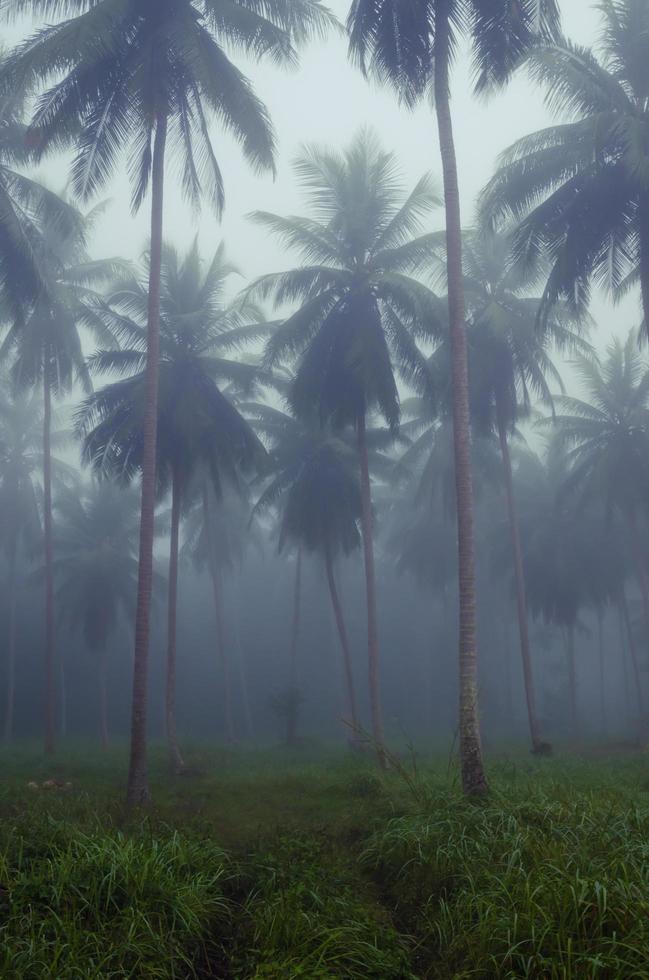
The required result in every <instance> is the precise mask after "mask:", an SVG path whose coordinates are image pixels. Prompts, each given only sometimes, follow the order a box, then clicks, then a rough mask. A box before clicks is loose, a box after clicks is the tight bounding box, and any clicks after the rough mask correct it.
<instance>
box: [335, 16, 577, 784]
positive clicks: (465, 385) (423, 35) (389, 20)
mask: <svg viewBox="0 0 649 980" xmlns="http://www.w3.org/2000/svg"><path fill="white" fill-rule="evenodd" d="M558 19H559V15H558V8H557V3H556V0H536V2H534V3H528V2H527V0H493V2H491V3H488V4H485V3H484V2H483V0H422V2H419V3H416V4H412V3H403V2H402V0H354V2H353V4H352V7H351V10H350V13H349V18H348V29H349V37H350V50H351V53H352V55H353V57H354V58H355V60H356V61H357V62H358V63H359V65H360V67H361V69H362V70H363V72H364V73H371V74H372V75H374V77H376V78H377V79H378V80H379V81H381V82H387V83H389V84H390V85H392V86H393V87H394V88H395V89H396V90H397V92H398V94H399V96H400V98H401V99H402V100H403V101H404V102H405V103H406V104H407V105H409V106H412V105H414V104H415V103H416V102H418V101H419V100H420V99H422V98H423V97H425V96H426V95H427V94H428V93H429V91H430V90H431V88H432V91H433V93H434V97H435V109H436V114H437V131H438V136H439V146H440V156H441V162H442V172H443V178H444V202H445V210H446V264H447V280H448V312H449V326H450V341H451V355H452V356H451V364H452V372H453V374H452V377H453V390H452V394H453V424H454V431H455V473H456V495H457V515H458V554H459V562H458V574H459V606H460V609H459V620H460V629H459V641H460V643H459V646H460V649H459V659H460V754H461V758H462V782H463V786H464V789H465V792H467V793H483V792H485V791H486V789H487V781H486V778H485V774H484V767H483V762H482V747H481V742H480V727H479V719H478V688H477V648H476V612H475V610H476V598H475V546H474V530H473V483H472V475H471V434H470V417H469V381H468V365H467V344H466V335H465V304H464V290H463V271H462V220H461V215H460V190H459V181H458V172H457V171H458V168H457V160H456V153H455V143H454V136H453V117H452V112H451V85H450V70H451V65H452V63H453V56H454V54H455V51H456V50H457V47H458V42H459V40H460V37H459V35H460V34H462V33H463V34H465V35H468V40H469V41H470V43H471V47H472V51H473V63H474V72H475V85H476V90H477V91H478V92H483V91H486V90H488V89H489V88H492V87H494V86H496V85H499V84H502V83H504V82H505V81H507V79H508V78H509V76H510V75H511V72H512V71H513V69H514V68H515V67H516V66H517V65H518V63H519V61H520V59H521V57H522V56H523V55H524V54H525V53H526V52H527V51H528V50H529V48H530V47H532V46H533V45H535V44H536V43H537V42H538V39H539V36H550V35H552V34H553V33H554V32H555V31H556V29H557V25H558Z"/></svg>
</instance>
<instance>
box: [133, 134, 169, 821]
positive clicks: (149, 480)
mask: <svg viewBox="0 0 649 980" xmlns="http://www.w3.org/2000/svg"><path fill="white" fill-rule="evenodd" d="M166 143H167V117H166V116H165V115H161V116H159V117H158V119H157V121H156V131H155V140H154V145H153V162H152V174H151V193H152V197H151V254H150V259H149V263H150V268H149V300H148V325H147V357H146V372H145V406H144V420H143V441H144V445H143V456H142V502H141V510H140V553H139V563H138V581H137V607H136V613H135V655H134V660H133V700H132V706H131V751H130V760H129V771H128V785H127V791H126V799H127V803H128V805H129V807H133V806H139V805H141V804H144V803H147V802H148V800H149V778H148V768H147V682H148V667H149V634H150V624H151V594H152V591H153V535H154V514H155V488H156V449H157V445H156V444H157V430H158V378H159V359H160V278H161V269H162V223H163V206H164V170H165V149H166Z"/></svg>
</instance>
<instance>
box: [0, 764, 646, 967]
mask: <svg viewBox="0 0 649 980" xmlns="http://www.w3.org/2000/svg"><path fill="white" fill-rule="evenodd" d="M189 761H190V764H191V767H192V770H191V772H190V774H188V775H185V776H182V777H178V778H176V779H172V778H171V777H170V776H168V775H167V772H166V766H165V759H164V754H163V753H162V752H159V753H155V752H154V757H153V779H152V790H153V794H154V805H153V806H152V807H151V808H150V810H148V811H147V813H146V814H143V815H138V816H137V817H131V818H128V817H127V814H126V813H125V812H124V809H123V806H122V794H123V788H124V777H125V772H124V767H125V753H124V752H123V751H119V752H118V751H116V752H115V753H109V754H106V755H97V754H89V752H88V751H83V750H81V749H78V750H76V751H74V752H73V751H67V752H65V753H62V754H61V756H60V758H57V760H56V762H55V763H53V764H45V763H44V762H43V760H42V758H41V757H39V755H38V753H37V752H35V751H34V752H33V753H30V752H29V751H27V750H19V751H16V752H12V753H5V755H4V757H3V759H2V780H1V785H0V977H2V978H16V980H32V978H34V980H40V978H43V980H45V978H57V980H72V978H75V980H77V978H78V980H82V978H83V980H85V978H100V977H101V978H104V977H115V978H118V977H134V978H136V977H137V978H140V977H141V978H190V977H218V978H246V980H248V978H253V980H260V978H277V980H284V978H285V980H291V978H304V980H324V978H334V977H346V978H359V980H360V978H376V980H409V978H458V980H459V978H485V980H488V978H500V977H503V978H505V977H511V978H514V977H535V978H539V980H541V978H542V980H552V978H566V980H573V978H574V980H577V978H590V977H593V978H595V977H596V978H624V980H626V978H648V980H649V757H645V756H644V755H643V754H641V753H636V754H623V753H618V754H616V755H615V756H613V755H611V756H601V757H597V758H595V757H593V756H592V755H591V756H590V757H587V758H577V757H567V756H566V757H560V756H559V757H555V758H549V759H539V760H533V759H532V758H530V757H526V756H525V755H523V754H520V755H512V756H510V757H505V756H502V757H500V758H498V759H497V760H492V763H491V767H490V780H491V785H492V792H491V795H490V797H489V798H488V799H487V800H485V801H480V802H467V801H465V800H463V799H462V797H461V795H460V793H459V791H458V788H457V773H456V772H455V770H454V769H453V768H451V769H450V770H449V769H448V766H447V762H446V761H445V760H444V761H440V762H439V763H436V762H434V761H430V762H425V761H422V760H419V764H418V766H417V770H416V771H413V770H412V769H411V768H410V767H406V769H405V770H404V772H402V773H390V774H389V775H386V776H380V775H379V774H378V773H377V771H376V770H375V769H374V767H373V766H372V764H371V762H370V761H369V760H367V759H365V758H363V757H358V756H349V755H347V754H343V753H342V752H340V753H338V754H336V753H325V752H315V751H312V752H310V753H307V752H305V753H302V754H298V755H295V756H288V755H286V754H284V753H282V752H281V751H280V750H274V751H273V750H269V751H268V752H266V753H263V752H256V753H252V752H246V751H243V750H239V751H232V752H229V753H227V754H226V753H223V752H219V751H218V750H213V751H207V750H200V751H199V750H197V751H195V752H194V753H190V757H189ZM47 780H54V781H55V783H56V785H55V786H50V787H47V786H43V785H42V784H43V783H44V782H46V781H47ZM30 782H31V783H37V784H38V787H39V788H38V789H36V788H33V787H30V786H29V785H28V784H29V783H30ZM67 783H69V784H71V785H68V786H67V787H66V784H67Z"/></svg>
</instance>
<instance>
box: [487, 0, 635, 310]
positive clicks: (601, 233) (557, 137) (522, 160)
mask: <svg viewBox="0 0 649 980" xmlns="http://www.w3.org/2000/svg"><path fill="white" fill-rule="evenodd" d="M598 11H599V13H600V16H601V18H602V27H601V34H600V44H599V57H598V56H597V55H596V54H595V53H594V52H593V51H592V50H591V49H590V48H586V47H583V46H581V45H578V44H574V43H572V42H570V41H567V40H560V41H557V42H556V43H554V44H551V45H547V46H544V47H542V48H539V49H537V50H535V51H534V52H533V54H532V56H531V58H530V61H529V68H530V73H531V77H532V80H533V82H535V83H536V84H537V85H540V86H542V87H543V88H544V89H545V91H546V101H547V104H548V106H549V107H550V108H551V109H552V110H553V111H554V112H556V113H557V115H558V116H559V122H558V124H557V125H554V126H550V127H548V128H546V129H543V130H541V131H539V132H537V133H532V134H531V135H529V136H525V137H523V139H520V140H518V141H517V142H516V143H514V144H513V146H511V147H510V148H509V149H508V150H506V151H505V153H504V154H503V155H502V157H501V159H500V165H499V168H498V170H497V172H496V174H495V176H494V177H493V178H492V179H491V181H490V182H489V183H488V184H487V187H486V188H485V191H484V193H483V196H482V201H481V210H482V212H483V215H484V217H485V220H487V221H490V222H491V223H497V224H500V223H503V222H505V223H510V222H513V223H514V224H515V225H516V226H517V228H516V231H515V234H514V239H513V244H514V252H515V254H516V255H517V257H518V258H519V260H520V262H521V264H522V265H523V266H524V267H526V268H528V269H529V268H530V267H531V268H532V270H533V269H534V266H535V264H536V261H537V260H538V259H539V258H542V259H543V260H545V259H546V258H547V255H548V254H549V255H550V256H551V262H552V271H551V274H550V277H549V280H548V283H547V286H546V289H545V297H544V299H545V304H544V305H545V308H546V309H548V308H549V307H550V306H551V305H552V304H553V303H555V302H556V301H557V300H563V301H565V302H568V303H571V304H573V305H574V306H576V307H579V306H582V305H583V304H585V303H586V302H587V301H588V299H589V296H590V287H591V284H592V283H595V284H597V285H603V286H605V287H606V288H607V289H609V290H611V291H612V292H613V293H614V294H617V295H620V294H623V293H624V292H625V291H626V290H627V289H628V288H629V287H631V286H633V285H636V284H638V283H639V284H640V291H641V297H642V309H643V314H644V321H645V329H649V166H648V162H647V150H646V143H645V140H644V136H643V134H644V131H645V129H646V127H647V125H648V124H649V105H648V103H647V89H648V87H649V8H648V7H647V4H646V3H643V2H642V0H602V2H601V3H599V4H598Z"/></svg>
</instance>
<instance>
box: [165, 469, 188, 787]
mask: <svg viewBox="0 0 649 980" xmlns="http://www.w3.org/2000/svg"><path fill="white" fill-rule="evenodd" d="M180 506H181V486H180V477H179V474H178V472H177V470H176V469H174V472H173V476H172V483H171V535H170V539H169V592H168V598H167V681H166V691H165V723H166V729H167V747H168V749H169V760H170V762H171V768H172V769H173V771H174V772H175V773H180V772H182V771H183V769H184V768H185V764H184V762H183V757H182V755H181V754H180V748H179V746H178V733H177V731H176V638H177V634H178V629H177V613H178V537H179V532H180Z"/></svg>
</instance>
